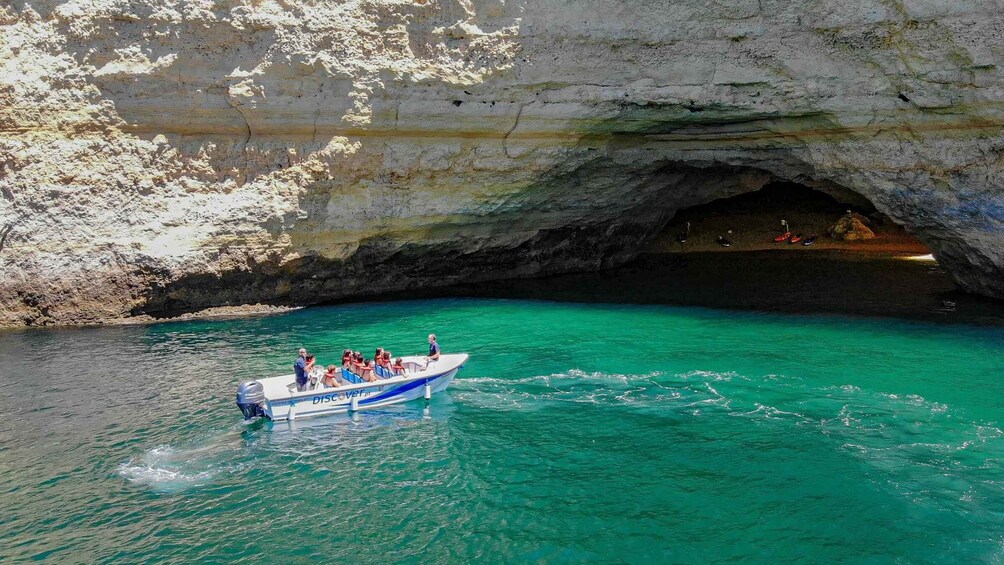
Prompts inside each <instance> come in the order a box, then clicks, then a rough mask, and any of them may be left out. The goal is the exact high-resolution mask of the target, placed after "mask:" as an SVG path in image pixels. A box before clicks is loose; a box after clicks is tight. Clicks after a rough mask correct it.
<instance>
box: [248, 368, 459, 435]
mask: <svg viewBox="0 0 1004 565" xmlns="http://www.w3.org/2000/svg"><path fill="white" fill-rule="evenodd" d="M458 371H459V369H454V370H452V371H450V372H448V373H445V374H442V375H438V376H435V377H429V378H423V379H418V380H413V381H409V382H405V383H401V384H387V385H383V386H377V387H372V388H365V389H357V390H344V391H340V390H338V389H328V390H320V391H310V394H302V393H301V394H298V395H297V396H295V397H291V398H288V399H278V400H274V401H272V400H266V408H265V415H266V417H268V418H269V419H270V420H274V421H277V422H281V421H284V420H293V419H296V418H306V417H309V416H322V415H325V414H341V413H345V412H351V411H355V410H368V409H370V408H379V407H381V406H390V405H392V404H400V403H402V402H408V401H411V400H417V399H419V398H424V397H425V383H426V382H428V383H429V388H430V390H429V393H430V395H432V394H436V393H437V392H441V391H443V390H446V387H448V386H450V383H451V382H453V377H455V376H456V374H457V372H458ZM353 400H355V405H353Z"/></svg>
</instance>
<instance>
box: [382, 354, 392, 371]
mask: <svg viewBox="0 0 1004 565" xmlns="http://www.w3.org/2000/svg"><path fill="white" fill-rule="evenodd" d="M390 358H391V355H390V351H384V352H383V357H381V358H380V366H381V367H383V368H384V369H387V370H390V369H391V366H390V365H391V360H390Z"/></svg>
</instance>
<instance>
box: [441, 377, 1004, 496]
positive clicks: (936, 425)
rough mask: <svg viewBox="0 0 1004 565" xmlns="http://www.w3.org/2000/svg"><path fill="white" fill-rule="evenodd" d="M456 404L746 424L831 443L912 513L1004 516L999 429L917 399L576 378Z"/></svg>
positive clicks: (503, 387) (514, 386)
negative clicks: (913, 506)
mask: <svg viewBox="0 0 1004 565" xmlns="http://www.w3.org/2000/svg"><path fill="white" fill-rule="evenodd" d="M452 395H453V397H454V399H455V400H456V401H457V402H458V403H461V404H467V405H475V406H478V407H480V408H483V409H488V410H503V411H505V410H513V409H519V410H522V411H529V412H535V411H541V410H547V411H549V413H550V414H552V415H556V414H558V413H559V411H560V410H561V406H562V405H567V406H569V407H571V406H573V405H575V404H583V403H586V404H593V405H597V406H598V407H599V408H601V409H603V410H605V412H604V416H605V417H607V416H613V417H616V414H617V412H618V411H630V412H643V413H645V414H646V415H647V416H650V417H656V418H669V419H672V420H673V421H675V422H676V423H678V424H680V423H684V424H685V423H686V421H687V419H689V418H735V419H737V420H745V421H747V422H748V424H744V425H741V426H739V427H736V426H735V425H728V424H727V425H728V426H729V428H730V429H733V430H736V433H749V434H754V435H755V437H757V438H760V437H770V438H789V439H783V440H781V441H808V442H813V443H816V442H825V443H829V444H830V445H832V446H833V449H834V450H836V451H838V452H840V453H843V454H844V455H845V456H848V457H852V458H854V459H856V460H858V461H859V462H860V463H861V464H862V465H864V466H865V468H866V469H870V474H872V475H873V476H874V479H875V480H876V481H877V482H879V483H882V484H885V485H886V487H887V488H889V489H890V490H892V491H895V492H898V493H899V494H901V495H902V496H903V497H905V498H906V499H907V500H909V501H911V502H913V503H918V504H931V505H933V506H935V507H938V508H940V509H943V510H944V509H950V510H953V511H964V512H985V513H1000V515H1004V498H1002V497H1001V496H1000V492H1001V491H1000V489H1001V486H1002V482H1001V481H1000V479H999V477H1000V476H1002V475H1004V431H1002V430H1001V427H1000V423H998V422H985V421H979V420H977V419H974V418H972V417H970V416H968V415H967V414H965V413H964V411H962V410H958V409H955V408H953V407H952V406H950V405H947V404H945V403H941V402H934V401H931V400H928V399H925V398H923V397H922V396H920V395H916V394H901V393H890V392H885V391H875V390H868V389H862V388H861V387H858V386H854V385H849V384H847V385H840V386H820V385H816V384H813V383H811V382H809V381H807V380H806V379H802V378H799V377H794V376H787V375H764V376H758V377H750V376H745V375H741V374H738V373H735V372H727V373H718V372H713V371H691V372H686V373H676V374H674V373H664V372H652V373H646V374H636V375H630V374H610V373H589V372H584V371H579V370H570V371H566V372H562V373H554V374H549V375H537V376H532V377H525V378H518V379H506V378H496V377H482V378H468V379H459V380H458V381H456V383H455V385H454V389H453V393H452ZM555 417H557V416H555ZM667 429H671V428H667ZM741 430H745V432H742V431H741ZM795 438H797V440H796V439H795ZM960 492H961V493H964V494H962V495H960V494H959V493H960Z"/></svg>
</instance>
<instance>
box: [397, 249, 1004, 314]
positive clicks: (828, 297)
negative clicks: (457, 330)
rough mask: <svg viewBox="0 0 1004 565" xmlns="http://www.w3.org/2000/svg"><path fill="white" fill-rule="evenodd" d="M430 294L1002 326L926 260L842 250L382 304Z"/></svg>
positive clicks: (675, 263) (765, 254) (627, 268)
mask: <svg viewBox="0 0 1004 565" xmlns="http://www.w3.org/2000/svg"><path fill="white" fill-rule="evenodd" d="M436 297H483V298H500V299H531V300H548V301H562V302H581V303H594V304H603V303H609V304H648V305H653V304H665V305H674V306H700V307H708V308H719V309H734V310H751V311H760V312H779V313H788V314H837V315H851V316H879V317H895V318H904V319H915V320H925V321H932V322H940V323H952V324H976V325H988V326H1004V302H1002V301H998V300H994V299H989V298H984V297H980V296H976V295H972V294H967V293H964V292H960V291H959V290H958V289H957V288H956V287H955V285H954V284H953V283H952V281H951V280H950V279H949V278H948V277H947V276H946V275H945V273H944V270H943V269H942V268H941V267H940V266H938V264H937V263H935V262H933V261H931V260H930V259H928V258H926V257H924V258H917V257H916V256H893V255H863V254H855V253H847V252H844V251H839V250H824V251H816V252H813V253H806V254H801V253H794V254H789V253H786V252H781V251H753V252H743V253H703V252H695V253H686V254H675V253H674V254H666V253H646V254H643V255H641V256H640V257H638V258H637V259H635V260H634V261H631V262H630V263H628V264H626V265H623V266H621V267H618V268H614V269H610V270H605V271H598V272H589V273H572V274H566V275H557V276H552V277H544V278H537V279H519V280H502V281H493V282H485V283H478V284H465V285H457V286H452V287H447V288H442V289H422V290H415V291H408V292H404V293H394V294H391V295H386V296H383V297H380V298H379V299H381V300H383V299H410V298H436Z"/></svg>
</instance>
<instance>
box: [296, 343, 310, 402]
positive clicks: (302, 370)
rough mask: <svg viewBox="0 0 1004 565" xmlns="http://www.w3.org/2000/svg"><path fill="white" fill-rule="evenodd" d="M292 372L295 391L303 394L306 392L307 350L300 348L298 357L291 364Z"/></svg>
mask: <svg viewBox="0 0 1004 565" xmlns="http://www.w3.org/2000/svg"><path fill="white" fill-rule="evenodd" d="M293 370H294V371H296V390H297V391H298V392H303V391H305V390H307V350H306V349H304V348H302V347H301V348H300V356H299V357H297V358H296V362H295V363H293Z"/></svg>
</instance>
